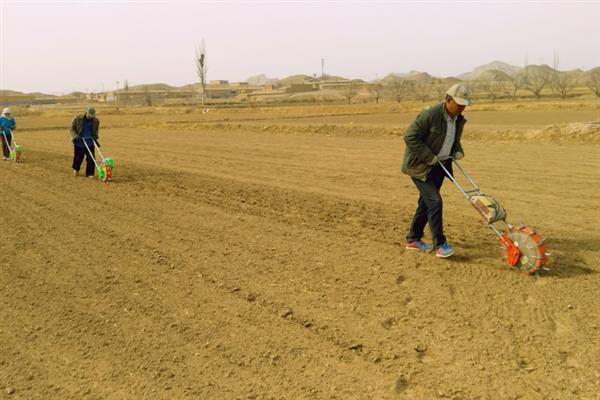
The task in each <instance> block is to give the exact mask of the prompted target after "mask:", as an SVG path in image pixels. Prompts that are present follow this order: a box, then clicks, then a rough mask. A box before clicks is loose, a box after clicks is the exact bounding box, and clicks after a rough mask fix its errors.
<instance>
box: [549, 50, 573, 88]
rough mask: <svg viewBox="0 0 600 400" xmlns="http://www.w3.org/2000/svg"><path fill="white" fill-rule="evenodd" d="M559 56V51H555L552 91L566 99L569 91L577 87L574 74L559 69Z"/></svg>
mask: <svg viewBox="0 0 600 400" xmlns="http://www.w3.org/2000/svg"><path fill="white" fill-rule="evenodd" d="M558 67H559V56H558V52H556V51H555V52H554V64H553V68H554V70H553V71H552V79H551V81H550V87H551V88H552V91H553V92H554V93H556V94H558V95H559V96H560V97H562V98H563V99H566V98H567V96H568V94H569V92H571V91H572V90H573V89H575V86H576V83H577V82H575V79H574V76H573V75H570V74H569V73H567V72H564V71H559V70H558Z"/></svg>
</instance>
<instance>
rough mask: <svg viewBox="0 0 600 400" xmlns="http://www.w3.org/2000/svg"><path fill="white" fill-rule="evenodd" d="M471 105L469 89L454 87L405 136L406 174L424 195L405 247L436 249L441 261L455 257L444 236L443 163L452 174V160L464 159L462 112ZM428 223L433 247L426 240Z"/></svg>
mask: <svg viewBox="0 0 600 400" xmlns="http://www.w3.org/2000/svg"><path fill="white" fill-rule="evenodd" d="M470 104H471V99H470V96H469V91H468V89H467V88H466V87H465V86H464V85H462V84H456V85H453V86H452V87H451V88H450V89H448V91H447V92H446V100H445V101H444V102H443V103H439V104H437V105H435V106H432V107H429V108H427V109H426V110H424V111H422V112H421V113H420V114H419V115H417V118H416V119H415V121H414V122H413V123H412V124H411V125H410V126H409V128H408V130H407V131H406V133H405V134H404V141H405V142H406V149H405V151H404V162H403V163H402V172H403V173H405V174H407V175H409V176H410V177H411V178H412V180H413V182H414V183H415V185H416V186H417V189H419V193H420V196H419V203H418V207H417V210H416V212H415V215H414V217H413V220H412V223H411V225H410V230H409V232H408V234H407V235H406V240H407V243H406V246H405V248H406V249H408V250H419V251H425V252H429V251H431V250H433V249H435V255H436V256H438V257H441V258H446V257H450V256H451V255H452V254H454V249H453V248H452V246H450V245H449V244H448V241H447V240H446V236H444V225H443V222H442V197H441V196H440V188H441V187H442V183H443V182H444V177H445V176H446V174H445V173H444V170H443V169H442V167H441V166H440V165H439V163H444V166H445V167H446V168H447V169H448V170H449V171H450V172H452V160H451V159H449V158H448V157H454V158H455V159H457V160H460V159H461V158H463V157H464V151H463V148H462V146H461V144H460V137H461V134H462V130H463V127H464V125H465V122H467V121H466V120H465V118H464V117H463V116H462V112H463V111H464V109H465V107H466V106H468V105H470ZM427 223H429V229H430V230H431V235H432V238H433V245H430V244H427V243H425V242H424V241H423V239H422V238H423V231H424V229H425V225H426V224H427Z"/></svg>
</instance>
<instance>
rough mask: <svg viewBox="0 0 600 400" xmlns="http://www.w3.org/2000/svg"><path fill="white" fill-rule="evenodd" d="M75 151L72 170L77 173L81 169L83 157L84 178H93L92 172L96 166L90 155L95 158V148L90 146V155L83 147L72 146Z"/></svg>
mask: <svg viewBox="0 0 600 400" xmlns="http://www.w3.org/2000/svg"><path fill="white" fill-rule="evenodd" d="M73 148H74V149H75V151H74V154H73V169H74V170H75V171H79V169H80V168H81V163H82V162H83V159H84V157H85V159H86V165H85V176H94V172H95V171H96V165H95V164H94V160H93V159H92V155H93V156H95V147H94V146H93V145H92V146H90V151H91V152H92V155H90V153H89V152H88V151H87V149H86V148H85V147H79V146H75V145H74V146H73Z"/></svg>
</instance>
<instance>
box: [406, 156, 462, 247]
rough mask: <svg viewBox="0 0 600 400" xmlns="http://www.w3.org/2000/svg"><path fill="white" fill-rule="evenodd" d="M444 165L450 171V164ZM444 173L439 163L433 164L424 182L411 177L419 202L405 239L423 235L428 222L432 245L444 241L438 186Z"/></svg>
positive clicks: (417, 237)
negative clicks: (417, 190) (417, 192)
mask: <svg viewBox="0 0 600 400" xmlns="http://www.w3.org/2000/svg"><path fill="white" fill-rule="evenodd" d="M444 166H445V167H446V168H447V169H448V170H449V171H450V173H452V164H451V163H450V162H445V164H444ZM445 177H446V173H445V172H444V170H443V169H442V167H440V166H439V165H435V166H433V168H432V169H431V171H430V172H429V175H427V179H426V180H425V182H423V181H421V180H418V179H415V178H412V180H413V182H414V183H415V185H416V186H417V189H419V193H420V195H419V203H418V207H417V210H416V211H415V215H414V217H413V220H412V223H411V224H410V231H409V232H408V235H407V236H406V240H408V241H409V242H412V241H413V240H419V239H421V238H422V237H423V231H424V229H425V225H426V224H427V223H429V229H430V230H431V237H432V238H433V245H434V246H441V245H442V244H444V242H446V236H444V223H443V219H442V212H443V203H442V196H440V188H441V187H442V183H444V178H445Z"/></svg>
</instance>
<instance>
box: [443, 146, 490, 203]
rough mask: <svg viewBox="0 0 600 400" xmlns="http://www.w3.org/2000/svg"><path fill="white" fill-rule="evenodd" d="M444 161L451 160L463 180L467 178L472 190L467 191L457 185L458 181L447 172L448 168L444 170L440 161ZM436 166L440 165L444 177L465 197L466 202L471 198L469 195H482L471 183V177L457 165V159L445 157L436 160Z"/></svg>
mask: <svg viewBox="0 0 600 400" xmlns="http://www.w3.org/2000/svg"><path fill="white" fill-rule="evenodd" d="M446 160H452V162H453V163H454V164H456V166H457V167H458V169H459V170H460V172H462V174H463V175H464V176H465V178H467V180H468V181H469V183H470V184H471V185H472V186H473V188H471V189H468V190H467V189H464V188H463V187H462V186H461V185H460V184H459V183H458V181H457V180H456V179H455V178H454V176H453V175H452V174H451V173H450V171H449V170H448V168H446V166H445V165H444V163H443V162H442V161H446ZM438 164H439V165H440V167H442V169H443V170H444V172H445V173H446V175H447V176H448V178H449V179H450V180H451V181H452V183H454V185H455V186H456V187H457V188H458V190H460V192H461V193H462V194H463V196H465V197H466V199H467V200H469V199H471V196H469V194H470V193H475V194H478V195H483V193H482V192H481V190H479V186H477V184H476V183H475V182H474V181H473V179H471V177H470V176H469V174H467V171H465V170H464V168H463V167H462V165H460V164H459V163H458V160H457V159H455V158H454V157H452V156H449V157H445V158H442V159H440V160H438Z"/></svg>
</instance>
